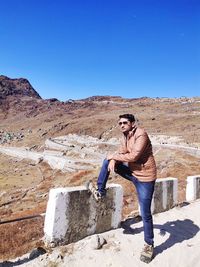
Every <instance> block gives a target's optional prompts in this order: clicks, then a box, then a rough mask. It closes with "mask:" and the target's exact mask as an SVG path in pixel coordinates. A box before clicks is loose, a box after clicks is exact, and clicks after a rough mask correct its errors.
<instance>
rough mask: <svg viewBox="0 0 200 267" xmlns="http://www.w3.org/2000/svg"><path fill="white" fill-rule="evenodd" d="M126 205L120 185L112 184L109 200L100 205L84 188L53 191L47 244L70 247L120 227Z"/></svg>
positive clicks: (47, 221) (108, 192) (50, 195)
mask: <svg viewBox="0 0 200 267" xmlns="http://www.w3.org/2000/svg"><path fill="white" fill-rule="evenodd" d="M122 204H123V190H122V187H121V186H120V185H114V184H110V185H108V190H107V194H106V198H105V199H103V200H101V201H98V202H97V201H96V200H95V199H94V197H93V196H92V195H91V193H90V192H89V191H88V190H87V189H86V188H85V187H83V186H79V187H68V188H57V189H51V190H50V194H49V201H48V204H47V210H46V216H45V225H44V233H45V242H46V243H47V244H49V245H50V244H53V245H58V244H69V243H72V242H75V241H78V240H80V239H82V238H84V237H86V236H88V235H91V234H94V233H101V232H105V231H108V230H110V229H114V228H117V227H119V225H120V222H121V214H122Z"/></svg>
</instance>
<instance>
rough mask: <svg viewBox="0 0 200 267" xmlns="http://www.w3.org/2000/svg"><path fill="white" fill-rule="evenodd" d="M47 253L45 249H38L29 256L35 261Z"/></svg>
mask: <svg viewBox="0 0 200 267" xmlns="http://www.w3.org/2000/svg"><path fill="white" fill-rule="evenodd" d="M46 252H47V251H46V250H45V249H44V248H43V247H38V248H36V249H34V250H33V251H32V252H31V253H30V255H29V260H33V259H35V258H37V257H39V256H40V255H43V254H45V253H46Z"/></svg>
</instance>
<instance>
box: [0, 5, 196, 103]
mask: <svg viewBox="0 0 200 267" xmlns="http://www.w3.org/2000/svg"><path fill="white" fill-rule="evenodd" d="M0 74H1V75H6V76H8V77H11V78H19V77H23V78H27V79H28V80H29V81H30V82H31V84H32V85H33V87H34V88H35V89H36V90H37V92H38V93H39V94H40V95H41V96H42V97H43V98H45V99H46V98H52V97H56V98H58V99H59V100H63V101H65V100H67V99H70V98H72V99H80V98H85V97H88V96H93V95H113V96H115V95H116V96H122V97H127V98H134V97H142V96H148V97H181V96H200V0H129V1H128V0H115V1H114V0H101V1H98V0H54V1H53V0H52V1H51V0H0Z"/></svg>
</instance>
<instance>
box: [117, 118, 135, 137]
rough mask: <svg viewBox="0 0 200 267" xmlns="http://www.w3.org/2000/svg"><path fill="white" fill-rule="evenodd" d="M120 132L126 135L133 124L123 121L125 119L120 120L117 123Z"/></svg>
mask: <svg viewBox="0 0 200 267" xmlns="http://www.w3.org/2000/svg"><path fill="white" fill-rule="evenodd" d="M118 124H119V127H120V130H121V131H122V133H125V134H126V133H128V132H129V131H130V130H132V128H133V125H134V122H130V121H129V120H127V119H125V118H121V119H120V120H119V121H118Z"/></svg>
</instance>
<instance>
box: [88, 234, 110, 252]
mask: <svg viewBox="0 0 200 267" xmlns="http://www.w3.org/2000/svg"><path fill="white" fill-rule="evenodd" d="M105 244H107V241H106V239H105V238H104V237H102V236H100V235H95V236H93V237H92V239H91V248H93V249H100V248H102V247H103V245H105Z"/></svg>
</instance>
